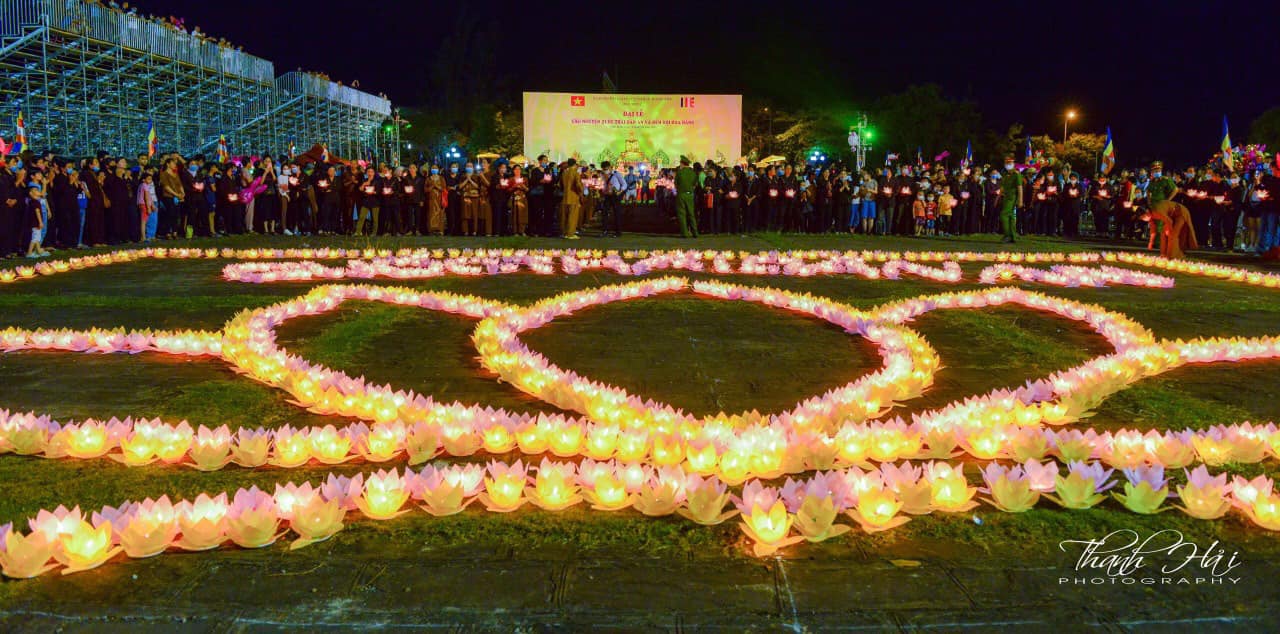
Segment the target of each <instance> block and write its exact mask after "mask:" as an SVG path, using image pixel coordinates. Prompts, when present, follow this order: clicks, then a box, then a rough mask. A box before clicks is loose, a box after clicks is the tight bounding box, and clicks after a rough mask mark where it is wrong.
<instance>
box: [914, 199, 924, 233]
mask: <svg viewBox="0 0 1280 634" xmlns="http://www.w3.org/2000/svg"><path fill="white" fill-rule="evenodd" d="M924 211H925V203H924V192H919V193H917V194H916V201H915V202H914V203H912V204H911V215H912V216H914V217H915V219H916V235H917V236H922V235H924V229H925V216H924Z"/></svg>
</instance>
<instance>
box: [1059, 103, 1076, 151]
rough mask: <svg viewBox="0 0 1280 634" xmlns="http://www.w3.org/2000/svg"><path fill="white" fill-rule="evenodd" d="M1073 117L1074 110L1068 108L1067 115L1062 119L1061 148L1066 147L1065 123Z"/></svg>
mask: <svg viewBox="0 0 1280 634" xmlns="http://www.w3.org/2000/svg"><path fill="white" fill-rule="evenodd" d="M1075 118H1076V111H1075V110H1068V111H1067V116H1066V117H1064V118H1063V119H1062V148H1063V149H1066V147H1067V124H1068V123H1071V120H1072V119H1075Z"/></svg>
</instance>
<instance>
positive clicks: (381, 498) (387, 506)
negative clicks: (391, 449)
mask: <svg viewBox="0 0 1280 634" xmlns="http://www.w3.org/2000/svg"><path fill="white" fill-rule="evenodd" d="M406 478H408V475H407V472H406V475H405V476H404V477H401V476H400V474H398V473H396V471H395V470H394V469H392V470H390V471H381V470H380V471H378V472H377V473H374V474H371V475H370V476H369V477H368V478H366V479H365V481H364V492H363V494H361V495H360V497H358V498H356V500H355V503H356V506H357V507H358V508H359V509H360V512H361V513H364V514H365V517H368V518H369V519H373V520H389V519H391V518H393V517H397V516H400V515H403V514H404V513H407V512H408V511H402V510H400V507H402V506H404V503H405V502H407V501H408V500H409V487H408V483H407V482H406Z"/></svg>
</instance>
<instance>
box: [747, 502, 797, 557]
mask: <svg viewBox="0 0 1280 634" xmlns="http://www.w3.org/2000/svg"><path fill="white" fill-rule="evenodd" d="M791 521H792V520H791V517H790V516H789V515H788V514H787V507H786V506H785V505H784V504H783V503H782V500H778V501H776V502H774V503H773V506H771V507H769V510H767V511H765V510H762V509H761V508H760V507H759V506H756V505H753V506H752V507H751V512H750V513H744V514H743V515H742V521H741V522H739V524H738V525H739V526H741V527H742V532H744V533H746V534H747V537H750V538H751V539H752V541H754V542H755V544H753V546H752V549H751V550H752V552H754V553H755V554H756V556H757V557H767V556H769V555H772V554H773V553H775V552H777V551H778V550H779V549H781V548H785V547H787V546H790V545H792V544H798V543H800V542H802V541H804V537H801V536H799V535H796V536H791V537H788V534H790V532H791Z"/></svg>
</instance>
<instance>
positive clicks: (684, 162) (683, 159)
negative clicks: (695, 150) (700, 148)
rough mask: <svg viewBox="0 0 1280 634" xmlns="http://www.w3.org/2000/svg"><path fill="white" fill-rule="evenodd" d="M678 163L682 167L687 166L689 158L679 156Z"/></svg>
mask: <svg viewBox="0 0 1280 634" xmlns="http://www.w3.org/2000/svg"><path fill="white" fill-rule="evenodd" d="M680 162H681V163H682V164H684V165H688V164H689V163H690V162H691V161H690V160H689V157H687V156H685V155H683V154H681V155H680Z"/></svg>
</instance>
